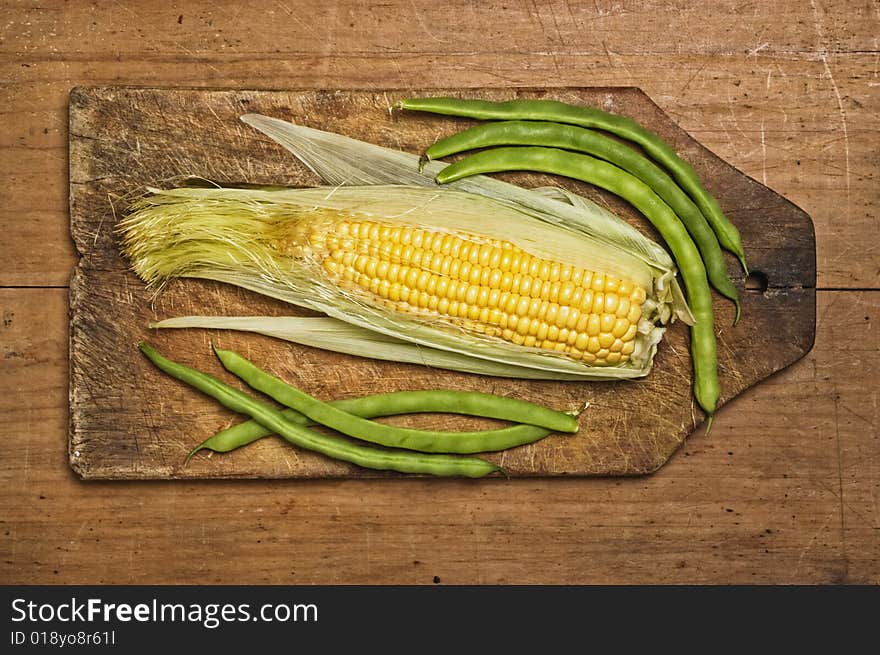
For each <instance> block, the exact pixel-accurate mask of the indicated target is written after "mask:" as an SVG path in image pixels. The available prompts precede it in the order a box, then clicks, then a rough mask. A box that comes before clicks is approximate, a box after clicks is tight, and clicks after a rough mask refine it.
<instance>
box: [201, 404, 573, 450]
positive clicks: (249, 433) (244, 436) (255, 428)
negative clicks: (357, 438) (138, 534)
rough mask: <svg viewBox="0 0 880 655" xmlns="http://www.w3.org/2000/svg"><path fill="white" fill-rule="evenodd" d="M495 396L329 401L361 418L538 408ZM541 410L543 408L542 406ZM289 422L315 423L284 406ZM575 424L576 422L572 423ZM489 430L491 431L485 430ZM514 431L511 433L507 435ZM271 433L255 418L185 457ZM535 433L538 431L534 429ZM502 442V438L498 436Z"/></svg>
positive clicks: (491, 414)
mask: <svg viewBox="0 0 880 655" xmlns="http://www.w3.org/2000/svg"><path fill="white" fill-rule="evenodd" d="M496 400H497V396H494V395H492V394H488V393H481V392H478V391H455V390H430V391H428V390H425V391H393V392H389V393H380V394H373V395H370V396H363V397H360V398H343V399H340V400H331V401H330V402H329V403H328V404H329V405H333V406H334V407H336V408H337V409H341V410H342V411H345V412H348V413H349V414H354V415H355V416H360V417H361V418H374V417H378V416H398V415H400V414H417V413H428V412H433V413H455V414H462V415H466V416H482V417H486V418H497V419H502V420H509V421H514V422H521V421H520V419H523V420H528V419H531V420H535V419H534V417H533V416H529V412H530V410H531V409H532V408H541V407H540V405H534V404H533V403H529V402H526V401H522V400H519V401H515V404H514V405H513V407H515V408H521V410H522V413H518V412H510V411H509V410H508V412H509V413H505V412H501V411H499V409H500V408H499V406H498V403H497V402H495V401H496ZM541 409H543V408H541ZM281 413H282V414H283V415H284V418H286V419H287V420H288V421H292V422H293V423H297V424H299V425H305V426H308V425H314V422H313V421H312V420H311V419H309V418H308V417H306V416H303V415H302V414H300V413H299V412H297V411H296V410H294V409H285V410H282V412H281ZM557 423H561V422H559V421H558V420H557V419H556V417H555V416H554V417H553V424H554V425H556V426H557V427H559V428H560V429H559V430H556V431H558V432H570V431H571V430H570V429H562V428H566V427H567V426H565V425H564V424H559V425H557ZM575 423H576V422H575ZM521 427H522V426H512V427H509V428H501V429H500V430H492V431H491V432H492V433H501V434H508V435H510V436H509V438H510V440H511V442H512V440H514V438H515V436H514V435H515V434H516V433H517V432H525V431H524V430H521V429H520V428H521ZM553 431H554V430H549V429H546V428H545V429H543V433H544V436H546V435H548V434H550V433H551V432H553ZM487 432H490V431H487ZM511 432H513V433H514V434H510V433H511ZM270 434H272V432H271V431H269V430H267V429H266V428H264V427H263V426H262V425H260V424H259V423H257V422H256V421H254V420H249V421H244V422H243V423H239V424H237V425H233V426H232V427H230V428H226V429H225V430H221V431H220V432H218V433H217V434H215V435H213V436H211V437H208V438H207V439H206V440H205V441H203V442H202V443H200V444H199V445H198V446H196V447H195V448H194V449H193V450H192V452H190V454H189V456H188V457H187V460H189V459H190V458H192V456H193V455H195V454H196V453H197V452H199V451H200V450H212V451H214V452H221V453H227V452H229V451H231V450H235V449H236V448H241V447H242V446H246V445H248V444H250V443H253V442H254V441H256V440H258V439H261V438H262V437H265V436H268V435H270ZM535 434H538V433H537V431H535ZM501 440H502V441H504V439H501Z"/></svg>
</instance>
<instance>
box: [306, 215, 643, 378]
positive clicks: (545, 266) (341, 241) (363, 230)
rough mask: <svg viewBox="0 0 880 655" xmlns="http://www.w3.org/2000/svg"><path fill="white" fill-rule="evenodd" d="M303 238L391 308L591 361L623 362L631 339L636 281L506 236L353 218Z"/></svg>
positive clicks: (334, 272)
mask: <svg viewBox="0 0 880 655" xmlns="http://www.w3.org/2000/svg"><path fill="white" fill-rule="evenodd" d="M309 245H310V247H311V249H312V251H313V253H314V254H315V255H316V256H318V257H320V258H321V259H322V260H323V266H324V269H325V271H326V272H327V274H328V276H329V277H330V278H331V279H332V280H334V281H335V282H336V283H337V284H339V285H340V286H341V287H343V288H346V289H357V290H360V291H361V292H363V293H366V294H368V295H369V296H370V297H371V299H372V301H373V302H380V303H383V304H385V305H386V306H388V307H390V308H391V309H392V310H394V311H403V312H414V313H416V314H420V315H423V316H427V317H434V318H436V319H438V320H445V321H451V322H452V323H454V324H455V325H458V326H460V327H461V328H462V329H463V330H465V331H467V332H471V333H479V334H484V335H488V336H491V337H497V338H501V339H503V340H504V341H507V342H510V343H513V344H516V345H522V346H525V347H538V348H543V349H546V350H550V351H555V352H559V353H564V354H565V355H567V356H569V357H571V358H572V359H575V360H582V361H584V362H586V363H587V364H591V365H594V366H609V365H615V364H619V363H625V362H626V361H627V360H628V359H629V356H630V355H631V354H632V352H633V350H634V348H635V336H636V332H637V329H638V321H639V319H640V318H641V315H642V303H644V301H645V299H646V294H645V290H644V289H643V288H642V287H640V286H638V285H636V284H633V283H632V282H631V281H629V280H620V279H617V278H615V277H611V276H605V275H603V274H601V273H597V272H594V271H587V270H584V269H583V268H580V267H577V266H570V265H568V264H564V263H560V262H556V261H552V260H548V259H543V258H541V257H534V256H532V255H530V254H529V253H527V252H525V251H524V250H522V249H521V248H518V247H516V246H515V245H514V244H512V243H510V242H509V241H501V240H494V239H483V238H481V237H480V236H479V235H475V234H451V233H446V232H442V231H437V230H426V229H419V228H412V227H401V226H395V225H391V224H388V223H381V222H376V221H357V222H340V223H339V224H338V225H337V226H336V231H335V233H333V234H327V233H326V231H320V230H316V231H315V232H313V233H312V234H311V235H310V237H309Z"/></svg>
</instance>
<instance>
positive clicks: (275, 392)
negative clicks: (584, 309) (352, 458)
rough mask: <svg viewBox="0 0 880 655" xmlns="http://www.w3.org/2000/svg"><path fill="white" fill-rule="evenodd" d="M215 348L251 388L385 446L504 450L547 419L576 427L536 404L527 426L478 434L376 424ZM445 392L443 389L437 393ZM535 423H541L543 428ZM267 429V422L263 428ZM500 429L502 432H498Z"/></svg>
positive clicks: (531, 437)
mask: <svg viewBox="0 0 880 655" xmlns="http://www.w3.org/2000/svg"><path fill="white" fill-rule="evenodd" d="M214 352H215V353H216V354H217V357H218V358H219V359H220V361H221V362H222V364H223V366H224V367H225V368H226V370H228V371H229V372H230V373H232V374H233V375H236V376H238V377H239V378H241V379H242V380H243V381H244V382H246V383H247V384H248V385H249V386H250V387H252V388H253V389H256V390H257V391H262V392H263V393H265V394H266V395H268V396H270V397H271V398H274V399H275V400H277V401H278V402H280V403H282V404H283V405H286V406H288V407H290V408H292V409H295V410H297V411H298V412H300V413H302V414H304V415H305V416H307V417H308V418H310V419H311V420H313V421H315V422H316V423H319V424H321V425H323V426H326V427H328V428H332V429H334V430H336V431H338V432H341V433H343V434H346V435H348V436H350V437H354V438H356V439H362V440H364V441H369V442H371V443H375V444H379V445H382V446H388V447H391V448H405V449H407V450H417V451H420V452H426V453H441V452H442V453H456V454H472V453H480V452H490V451H496V450H505V449H506V448H512V447H514V446H519V445H522V444H524V443H530V442H533V441H537V440H538V439H540V438H542V437H544V436H546V434H547V432H546V429H545V428H547V427H549V426H547V425H546V424H547V423H550V424H553V425H555V426H557V427H556V429H559V428H564V430H563V431H565V432H576V431H577V420H576V419H575V418H574V417H573V416H571V415H569V414H564V413H562V412H555V411H554V410H550V409H547V408H544V407H540V406H538V405H535V406H533V408H531V412H530V414H529V416H530V417H533V420H532V421H530V422H529V424H527V425H520V426H514V427H515V428H517V429H512V428H508V429H506V430H492V431H488V432H487V431H485V430H483V431H478V432H440V431H435V430H415V429H412V428H402V427H398V426H393V425H386V424H384V423H377V422H375V421H369V420H367V419H364V418H360V417H358V416H355V415H353V414H349V413H348V412H345V411H342V410H340V409H338V408H336V407H334V406H332V405H330V404H328V403H325V402H322V401H320V400H318V399H317V398H314V397H312V396H310V395H308V394H306V393H304V392H302V391H300V390H299V389H297V388H296V387H292V386H290V385H289V384H287V383H285V382H284V381H283V380H280V379H278V378H277V377H275V376H273V375H270V374H269V373H266V372H265V371H263V370H261V369H259V368H258V367H256V366H254V365H253V364H252V363H251V362H249V361H248V360H246V359H245V358H244V357H242V356H241V355H239V354H238V353H235V352H232V351H231V350H221V349H219V348H215V349H214ZM438 393H440V394H443V393H444V392H442V391H440V392H438ZM495 402H496V403H497V404H498V407H499V411H500V412H501V413H504V408H506V407H510V408H511V414H514V413H515V412H521V411H522V408H521V407H520V404H521V403H522V401H517V400H514V399H512V398H504V397H501V396H498V397H497V399H496V400H495ZM534 423H542V424H545V425H544V426H543V427H538V426H535V425H534ZM267 427H268V426H267ZM499 433H500V434H499Z"/></svg>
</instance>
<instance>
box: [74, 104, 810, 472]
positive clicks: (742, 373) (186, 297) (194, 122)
mask: <svg viewBox="0 0 880 655" xmlns="http://www.w3.org/2000/svg"><path fill="white" fill-rule="evenodd" d="M429 94H430V95H437V94H442V95H466V96H470V97H483V98H490V99H509V98H514V97H546V98H556V99H560V100H563V101H567V102H574V103H581V104H586V105H593V106H598V107H601V108H603V109H606V110H608V111H612V112H615V113H620V114H624V115H627V116H630V117H632V118H634V119H636V120H638V121H640V122H641V123H643V124H644V125H646V126H648V127H649V128H651V129H653V130H654V131H655V132H657V133H659V134H660V135H661V136H662V137H664V138H665V139H666V140H667V141H668V142H670V143H671V144H672V146H673V147H674V148H675V149H676V150H677V151H678V152H679V153H680V154H681V155H682V156H683V157H685V158H686V159H687V160H689V161H690V162H691V163H692V164H693V166H694V167H695V168H696V170H697V172H698V173H699V174H700V176H701V178H702V179H703V180H704V182H705V184H706V186H707V188H708V189H709V190H710V191H711V192H712V193H713V194H714V195H715V196H716V197H717V198H718V200H719V202H720V204H721V206H722V207H723V209H724V211H725V212H726V214H727V215H728V217H729V218H730V219H731V220H732V221H733V222H734V223H735V224H736V225H737V226H738V227H739V229H740V231H741V233H742V238H743V243H744V246H745V250H746V253H747V257H748V260H749V264H750V267H751V269H752V271H753V273H754V277H755V279H753V280H752V281H751V282H750V283H749V284H748V286H749V287H755V288H753V289H746V288H745V287H746V281H745V280H744V279H743V275H742V272H741V270H740V269H739V267H738V266H737V264H736V262H735V260H734V259H733V257H730V256H728V260H727V261H728V268H729V271H730V274H731V276H732V278H733V280H734V282H735V284H736V285H737V287H738V288H739V290H740V293H741V295H742V303H743V319H742V321H741V322H740V324H739V325H737V326H736V327H733V325H732V322H733V309H732V306H731V305H730V303H729V302H727V301H725V300H724V299H722V298H721V297H720V296H716V300H715V311H716V315H717V333H718V352H719V368H720V378H721V385H722V396H721V404H722V405H723V404H725V403H727V402H729V401H731V400H732V399H733V398H735V397H736V396H737V395H738V394H740V393H742V392H743V391H744V390H745V389H747V388H749V387H750V386H752V385H754V384H756V383H758V382H760V381H761V380H764V379H766V378H767V377H768V376H770V375H772V374H773V373H774V372H776V371H779V370H781V369H783V368H785V367H786V366H788V365H790V364H792V363H793V362H795V361H797V360H798V359H800V358H801V357H803V356H804V355H805V354H806V353H807V352H809V350H810V348H811V347H812V345H813V340H814V336H815V322H816V321H815V318H816V306H815V281H816V268H815V254H816V253H815V236H814V232H813V225H812V222H811V221H810V218H809V216H807V215H806V214H805V213H804V212H803V211H801V210H800V209H799V208H797V207H795V206H794V205H792V204H791V203H790V202H788V201H787V200H785V199H784V198H782V197H781V196H779V195H778V194H776V193H774V192H773V191H772V190H770V189H768V188H766V187H764V186H762V185H761V184H759V183H758V182H756V181H755V180H753V179H751V178H749V177H748V176H746V175H744V174H743V173H741V172H740V171H738V170H736V169H735V168H733V167H731V166H730V165H728V164H726V163H725V162H724V161H722V160H721V159H719V158H718V157H716V156H715V155H713V154H712V153H711V152H709V151H708V150H706V149H705V148H704V147H702V146H701V145H700V144H699V143H697V142H696V141H695V140H694V139H692V138H691V137H690V136H689V135H688V134H686V133H685V132H684V131H683V130H681V129H680V128H679V127H678V126H676V125H675V123H673V121H672V120H671V119H670V118H669V117H668V116H667V115H666V114H664V113H663V112H662V111H661V110H660V109H659V108H658V107H657V106H656V105H655V104H654V103H653V102H652V101H651V100H650V99H649V98H648V97H647V96H646V95H644V94H643V93H642V92H641V91H640V90H639V89H635V88H561V89H548V90H536V89H468V90H459V91H455V90H431V91H421V90H418V89H406V90H388V91H287V92H285V91H245V90H195V89H193V90H189V89H186V90H182V89H151V88H121V87H98V88H76V89H73V90H72V91H71V94H70V218H71V232H72V235H73V239H74V241H75V244H76V247H77V249H78V251H79V253H80V256H81V259H80V261H79V263H78V264H77V267H76V269H75V271H74V273H73V278H72V281H71V289H70V440H69V450H70V462H71V466H72V467H73V469H74V471H76V473H77V474H78V475H79V476H81V477H82V478H87V479H100V478H103V479H132V478H140V479H156V478H233V477H234V478H324V477H371V476H372V477H390V476H394V475H396V474H384V473H378V472H374V471H367V470H364V469H360V468H357V467H355V466H351V465H348V464H345V463H340V462H336V461H331V460H329V459H326V458H324V457H322V456H320V455H316V454H313V453H310V452H306V451H302V450H299V449H296V448H293V447H291V446H290V445H288V444H287V443H286V442H283V441H281V440H280V439H278V438H275V437H273V438H267V439H263V440H261V441H259V442H257V443H255V444H252V445H250V446H248V447H246V448H242V449H240V450H238V451H235V452H232V453H228V454H224V455H217V454H215V455H211V456H197V457H196V458H194V459H193V460H192V461H191V462H190V463H189V464H188V465H186V466H184V458H185V456H186V454H187V452H188V451H189V450H190V449H191V448H192V447H193V446H194V445H195V444H197V443H198V442H200V441H201V440H203V439H204V438H206V437H207V436H209V435H211V434H213V433H214V432H216V431H217V430H219V429H221V428H224V427H227V426H229V425H231V424H232V423H234V422H237V421H239V420H241V419H240V417H238V416H236V415H234V414H233V413H232V412H229V411H227V410H225V409H223V408H221V407H219V406H218V405H217V404H216V403H215V402H214V401H212V400H210V399H207V398H205V397H203V396H201V395H200V394H199V393H198V392H196V391H193V390H191V389H189V388H188V387H186V386H185V385H182V384H180V383H178V382H177V381H175V380H172V379H170V378H168V377H166V376H165V375H164V374H162V373H160V372H159V371H158V370H156V369H155V368H154V367H153V366H152V365H151V364H150V363H149V362H148V361H146V360H145V359H144V358H143V356H141V354H140V353H139V352H138V350H137V347H136V345H137V343H138V342H139V341H141V340H144V339H146V340H148V341H150V342H151V343H153V344H154V345H155V346H156V347H157V348H159V350H160V351H162V352H164V353H165V354H167V355H168V356H170V357H171V358H173V359H175V360H178V361H181V362H183V363H186V364H189V365H192V366H195V367H196V368H199V369H202V370H206V371H209V372H211V373H213V374H215V375H218V376H220V377H222V378H223V379H225V380H228V381H230V382H232V383H233V384H235V381H234V380H233V379H232V378H231V377H230V376H229V375H228V374H227V373H225V372H224V371H223V370H222V368H221V367H220V365H219V363H218V362H217V361H216V359H215V358H214V356H213V354H212V353H211V350H210V343H211V342H212V341H213V342H214V343H216V344H217V345H219V346H221V347H224V348H230V349H233V350H237V351H239V352H241V353H243V354H244V355H245V356H247V357H248V358H250V359H251V360H252V361H254V362H255V363H256V364H258V365H260V366H262V367H265V368H267V369H269V370H270V371H272V372H273V373H274V374H276V375H278V376H280V377H282V378H284V379H286V380H288V381H289V382H291V383H292V384H294V385H296V386H298V387H300V388H302V389H304V390H305V391H307V392H309V393H311V394H313V395H316V396H318V397H320V398H323V399H326V400H329V399H334V398H341V397H351V396H359V395H365V394H369V393H375V392H379V391H393V390H403V389H426V388H438V387H445V388H451V389H463V390H479V391H487V392H493V393H500V394H505V395H510V396H515V397H518V398H524V399H529V400H533V401H536V402H540V403H544V404H547V405H550V406H553V407H556V408H559V409H562V410H570V409H575V408H577V407H579V406H581V405H583V403H585V402H588V403H589V408H588V409H587V410H586V411H585V412H584V413H583V414H582V415H581V418H580V425H581V429H580V431H579V432H578V433H577V434H576V435H564V436H563V435H553V436H551V437H548V438H546V439H544V440H542V441H540V442H538V443H536V444H533V445H528V446H522V447H519V448H515V449H512V450H509V451H507V452H504V453H496V454H492V455H488V456H487V457H488V458H490V459H492V460H494V461H496V462H499V463H502V465H503V466H504V468H505V469H506V470H507V471H508V473H509V475H510V476H512V477H523V476H557V475H635V474H645V473H649V472H652V471H654V470H656V469H657V468H659V467H660V466H662V465H663V464H664V463H665V462H666V461H667V460H668V459H669V457H670V456H671V455H672V454H673V453H674V452H675V451H676V449H677V448H678V447H679V446H680V445H681V444H682V442H683V441H684V439H685V438H686V437H687V435H688V434H689V433H691V432H692V431H693V430H694V429H695V428H696V427H697V426H698V425H699V424H700V423H701V422H702V421H703V415H702V414H701V412H700V411H699V409H698V408H695V405H694V402H693V398H692V393H691V363H690V357H689V350H688V338H689V337H688V331H687V328H686V326H685V325H683V324H681V323H680V322H679V323H676V324H674V325H673V326H672V327H671V328H670V329H669V330H668V331H667V335H666V337H665V339H664V341H663V342H662V344H661V346H660V349H659V352H658V354H657V357H656V359H655V363H654V369H653V371H652V373H651V374H650V375H649V376H648V377H647V378H644V379H641V380H635V381H623V382H601V383H597V382H590V383H581V382H534V381H512V380H507V379H498V378H491V377H485V376H478V375H469V374H461V373H453V372H448V371H440V370H433V369H429V368H426V367H423V366H417V365H401V364H394V363H387V362H380V361H376V360H370V359H365V358H359V357H354V356H347V355H339V354H335V353H331V352H326V351H321V350H317V349H313V348H308V347H304V346H297V345H293V344H290V343H287V342H284V341H280V340H276V339H272V338H269V337H263V336H258V335H253V334H244V333H235V332H228V331H206V330H166V331H156V330H150V329H149V328H148V327H147V324H148V323H149V322H150V321H154V320H159V319H161V318H167V317H170V316H179V315H185V314H226V315H240V314H251V315H257V314H259V315H284V314H297V315H305V314H306V313H307V312H304V311H302V310H298V309H297V308H293V307H291V306H289V305H285V304H283V303H280V302H277V301H273V300H269V299H266V298H263V297H260V296H258V295H256V294H253V293H251V292H247V291H244V290H241V289H237V288H233V287H229V286H225V285H221V284H215V283H210V282H203V281H197V280H183V281H178V282H175V283H172V284H169V285H168V286H167V287H166V288H165V290H164V291H163V292H162V293H161V294H160V295H158V296H156V297H154V296H153V295H151V294H149V293H147V292H146V291H145V290H144V285H143V284H142V283H141V281H140V280H139V279H138V278H137V277H136V276H135V275H134V274H132V273H131V272H130V271H128V270H127V266H126V263H125V262H124V261H123V259H122V258H121V257H120V255H119V252H118V247H117V242H116V238H115V234H114V225H115V223H116V221H117V219H118V218H119V216H120V215H121V213H123V212H124V209H125V200H124V197H125V196H126V195H127V194H130V193H132V192H135V191H137V190H138V189H139V188H141V187H143V186H144V185H148V184H149V185H161V184H163V183H164V182H166V181H168V180H171V179H172V178H175V177H177V176H184V175H197V176H202V177H204V178H207V179H210V180H214V181H217V182H221V183H229V184H243V183H256V184H284V185H290V186H305V185H314V184H316V183H317V182H318V180H317V179H316V178H315V177H314V176H313V175H312V174H311V173H310V172H309V171H308V170H307V169H305V167H303V166H302V165H301V164H300V163H299V162H298V161H297V160H295V159H294V157H293V156H292V155H290V154H289V153H288V152H287V151H285V150H284V149H282V148H281V147H280V146H278V145H276V144H275V143H273V142H272V141H270V140H269V139H267V138H266V137H264V136H263V135H261V134H260V133H258V132H256V131H254V130H253V129H251V128H250V127H248V126H246V125H244V124H243V123H241V122H240V121H239V116H240V115H242V114H244V113H250V112H254V113H261V114H266V115H268V116H274V117H278V118H281V119H284V120H290V121H293V122H296V123H299V124H303V125H308V126H311V127H315V128H319V129H323V130H328V131H333V132H339V133H342V134H346V135H348V136H352V137H355V138H358V139H362V140H364V141H369V142H372V143H377V144H380V145H383V146H388V147H392V148H397V149H401V150H407V151H410V152H413V153H421V152H422V151H423V150H424V149H425V148H426V147H427V146H428V145H430V144H431V143H432V142H433V141H434V140H436V139H437V138H439V137H442V136H445V135H448V134H451V133H453V132H455V131H458V130H460V129H462V127H464V126H465V125H468V124H470V121H467V120H464V119H453V118H444V117H436V116H428V115H421V114H415V113H399V112H390V111H389V107H390V106H391V105H392V104H393V103H394V102H395V101H396V100H397V99H399V98H402V97H406V96H410V95H429ZM505 177H506V179H508V180H510V181H513V182H516V183H519V184H522V185H524V186H537V185H546V184H558V185H561V186H564V187H566V188H568V189H571V190H573V191H575V192H577V193H580V194H582V195H584V196H587V197H590V198H592V199H594V200H596V201H598V202H600V203H602V204H604V205H605V206H607V207H609V208H610V209H611V210H612V211H614V212H616V213H617V214H618V215H620V216H623V217H624V218H625V219H626V220H628V221H630V222H631V223H633V224H634V225H636V226H638V227H639V228H640V229H641V230H643V231H644V232H645V233H646V234H649V235H650V236H652V237H653V238H655V239H657V238H658V237H657V235H656V233H654V232H653V229H652V228H651V226H650V225H649V224H648V223H647V221H645V220H644V219H643V218H642V217H640V216H639V215H638V214H637V212H635V211H634V210H633V209H632V208H631V207H629V206H628V205H627V204H626V203H624V202H622V201H620V200H618V199H617V198H614V197H612V196H610V195H607V194H605V193H604V192H600V191H598V190H596V189H594V188H592V187H590V186H588V185H585V184H580V183H575V182H572V181H568V180H562V179H557V178H554V177H552V176H543V175H532V174H528V175H527V174H515V175H506V176H505ZM762 283H766V288H764V287H763V284H762ZM236 386H239V387H240V385H236ZM725 413H726V412H725V411H721V412H719V414H718V415H717V418H716V424H722V425H723V423H724V420H725V419H724V417H725ZM389 421H390V422H394V423H397V424H400V425H409V426H421V427H426V426H429V425H430V426H432V427H435V428H439V429H450V430H456V429H474V428H477V427H490V426H493V425H494V424H493V422H491V421H488V420H478V419H463V418H461V417H455V416H448V415H431V416H416V417H407V418H404V417H398V418H396V419H389ZM709 438H711V436H710V437H709Z"/></svg>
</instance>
